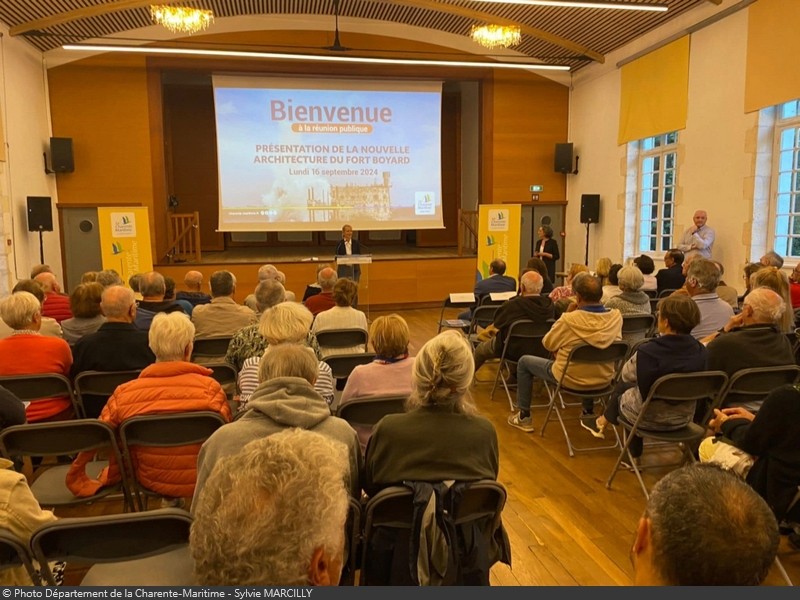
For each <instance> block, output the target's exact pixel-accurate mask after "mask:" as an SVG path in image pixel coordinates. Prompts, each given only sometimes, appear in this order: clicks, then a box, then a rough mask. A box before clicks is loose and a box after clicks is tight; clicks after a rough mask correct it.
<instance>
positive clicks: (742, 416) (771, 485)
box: [699, 385, 800, 522]
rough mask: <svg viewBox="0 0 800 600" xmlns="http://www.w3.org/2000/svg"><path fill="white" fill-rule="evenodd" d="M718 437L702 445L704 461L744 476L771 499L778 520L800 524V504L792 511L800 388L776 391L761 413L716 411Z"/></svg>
mask: <svg viewBox="0 0 800 600" xmlns="http://www.w3.org/2000/svg"><path fill="white" fill-rule="evenodd" d="M708 425H709V427H710V428H711V429H712V431H713V432H714V433H715V434H716V436H715V437H709V438H706V439H705V440H703V442H702V443H701V444H700V451H699V453H700V460H701V462H710V463H713V464H716V465H719V466H721V467H723V468H724V469H727V470H729V471H733V472H734V473H735V474H736V475H738V476H739V477H742V478H743V479H744V480H745V481H746V482H747V483H749V484H750V486H752V488H753V489H754V490H756V491H757V492H758V493H759V494H761V496H762V497H763V498H764V499H765V500H766V501H767V504H769V506H770V508H771V509H772V511H773V512H774V513H775V516H776V518H777V519H778V521H781V520H786V521H790V522H800V504H798V505H796V506H794V507H793V508H792V510H791V512H790V511H789V507H790V505H791V503H792V500H793V499H794V496H795V494H796V493H797V486H798V485H800V444H798V443H797V440H798V439H800V389H799V388H798V386H797V385H785V386H782V387H779V388H777V389H775V390H772V392H770V394H769V395H768V396H767V397H766V399H765V400H764V403H763V405H762V406H761V410H759V411H758V414H753V413H752V412H750V411H748V410H747V409H745V408H742V407H740V406H739V407H733V408H723V409H722V410H718V409H715V410H714V417H713V418H712V419H711V421H710V422H709V424H708Z"/></svg>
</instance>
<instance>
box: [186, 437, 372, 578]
mask: <svg viewBox="0 0 800 600" xmlns="http://www.w3.org/2000/svg"><path fill="white" fill-rule="evenodd" d="M346 469H347V458H346V456H345V452H344V447H343V446H342V445H341V444H339V443H337V442H334V441H332V440H330V439H328V438H326V437H325V436H324V435H320V434H318V433H314V432H311V431H303V430H301V429H289V430H286V431H281V432H279V433H275V434H274V435H270V436H269V437H265V438H263V439H255V440H253V441H252V442H250V443H249V444H247V445H245V446H244V447H243V448H242V449H241V451H239V452H238V453H236V454H233V455H231V456H227V457H225V458H223V459H222V460H220V461H219V463H218V464H217V465H216V466H215V468H214V470H213V472H212V473H211V475H210V477H209V478H208V481H207V482H206V484H205V485H204V486H203V492H202V493H201V494H199V497H198V499H197V503H196V506H193V507H192V508H193V511H194V521H193V522H192V529H191V535H190V538H189V549H190V552H191V555H192V559H193V561H194V573H195V580H196V583H197V584H199V585H202V586H228V585H236V586H244V585H247V586H270V588H271V587H273V586H321V585H338V584H339V576H340V574H341V570H342V564H343V563H344V561H345V559H346V557H345V556H344V550H345V539H344V535H345V522H346V519H347V510H348V502H347V490H346V489H345V486H344V484H343V477H344V476H346ZM232 549H235V551H231V550H232ZM350 551H351V552H355V551H356V549H355V548H351V549H350Z"/></svg>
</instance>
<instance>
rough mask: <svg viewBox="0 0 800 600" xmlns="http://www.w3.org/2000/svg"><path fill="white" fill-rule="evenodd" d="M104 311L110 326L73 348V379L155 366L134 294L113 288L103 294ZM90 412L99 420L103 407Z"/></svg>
mask: <svg viewBox="0 0 800 600" xmlns="http://www.w3.org/2000/svg"><path fill="white" fill-rule="evenodd" d="M100 309H101V310H102V311H103V314H104V315H105V317H106V322H105V323H103V324H102V325H101V326H100V328H99V329H98V330H97V331H96V332H94V333H90V334H89V335H86V336H84V337H82V338H81V339H80V340H78V342H77V343H76V344H75V346H74V347H73V348H72V357H73V362H72V370H71V372H70V377H72V378H73V379H74V378H75V377H77V375H78V374H79V373H82V372H84V371H135V370H138V369H144V368H145V367H146V366H148V365H151V364H153V363H154V362H155V360H156V357H155V355H154V354H153V351H152V350H150V346H149V345H148V336H147V332H146V331H142V330H141V329H138V328H137V327H136V326H135V325H134V324H133V321H134V319H135V317H136V300H135V299H134V297H133V290H130V289H128V288H126V287H123V286H121V285H112V286H111V287H108V288H106V289H105V290H104V291H103V295H102V299H101V301H100ZM86 408H87V414H89V415H90V416H93V417H96V416H99V414H100V410H97V409H98V408H99V407H92V410H91V411H89V408H90V407H88V406H87V407H86Z"/></svg>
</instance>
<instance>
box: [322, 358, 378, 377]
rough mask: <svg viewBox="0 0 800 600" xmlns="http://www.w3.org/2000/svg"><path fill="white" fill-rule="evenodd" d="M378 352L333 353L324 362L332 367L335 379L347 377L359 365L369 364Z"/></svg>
mask: <svg viewBox="0 0 800 600" xmlns="http://www.w3.org/2000/svg"><path fill="white" fill-rule="evenodd" d="M376 356H377V354H375V353H374V352H362V353H359V354H333V355H331V356H326V357H325V358H324V359H323V362H325V363H327V364H328V366H329V367H330V368H331V373H332V374H333V377H334V379H347V378H348V377H350V373H352V372H353V369H355V368H356V367H357V366H359V365H368V364H369V363H371V362H372V361H374V360H375V357H376Z"/></svg>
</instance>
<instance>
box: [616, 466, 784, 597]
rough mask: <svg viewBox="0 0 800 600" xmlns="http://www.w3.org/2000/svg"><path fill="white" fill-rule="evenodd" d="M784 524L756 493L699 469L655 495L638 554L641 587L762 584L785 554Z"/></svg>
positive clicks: (679, 473) (636, 545)
mask: <svg viewBox="0 0 800 600" xmlns="http://www.w3.org/2000/svg"><path fill="white" fill-rule="evenodd" d="M778 541H779V538H778V524H777V522H776V521H775V517H774V515H773V514H772V512H771V511H770V510H769V507H768V506H767V504H766V503H765V502H764V500H763V499H762V498H761V497H759V495H758V494H757V493H756V492H755V491H753V489H752V488H750V486H748V485H747V484H745V483H744V482H742V481H741V480H739V479H737V478H736V477H734V476H733V475H731V474H730V473H726V472H725V471H723V470H722V469H719V468H717V467H712V466H709V465H698V464H692V465H688V466H685V467H682V468H680V469H677V470H675V471H672V472H671V473H668V474H667V475H666V476H665V477H663V478H662V479H661V480H660V481H659V482H658V483H657V484H656V485H655V486H654V487H653V489H652V491H651V492H650V497H649V498H648V499H647V506H646V507H645V510H644V514H643V515H642V517H641V518H640V519H639V525H638V527H637V528H636V539H635V541H634V542H633V548H632V549H631V560H632V561H633V571H634V576H633V584H634V585H636V586H645V585H659V586H664V585H680V586H708V585H714V586H741V585H759V584H760V583H761V582H762V581H764V579H765V578H766V576H767V574H768V573H769V570H770V568H771V567H772V563H773V562H774V561H775V556H776V554H777V552H778Z"/></svg>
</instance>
